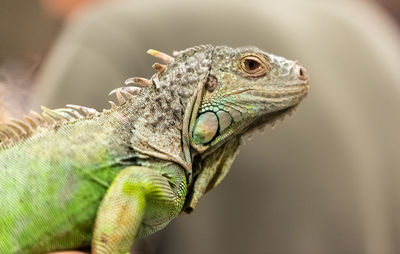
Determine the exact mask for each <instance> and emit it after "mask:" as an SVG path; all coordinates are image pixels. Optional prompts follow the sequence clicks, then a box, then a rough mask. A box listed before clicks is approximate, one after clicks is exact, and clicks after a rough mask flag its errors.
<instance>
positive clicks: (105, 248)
mask: <svg viewBox="0 0 400 254" xmlns="http://www.w3.org/2000/svg"><path fill="white" fill-rule="evenodd" d="M185 196H186V178H185V174H184V171H183V170H182V169H181V168H179V167H178V166H175V165H171V166H170V167H168V168H166V169H165V170H162V171H159V170H154V169H150V168H147V167H139V166H132V167H128V168H125V169H124V170H122V171H121V172H120V173H119V174H118V175H117V177H116V178H115V179H114V181H113V183H112V184H111V186H110V188H109V189H108V191H107V194H106V195H105V197H104V198H103V200H102V203H101V205H100V208H99V211H98V213H97V218H96V223H95V228H94V233H93V240H92V253H95V254H110V253H113V254H119V253H128V252H129V249H130V247H131V246H132V244H133V242H134V240H135V239H137V238H139V237H143V236H147V235H150V234H151V233H153V232H155V231H158V230H160V229H161V228H163V227H164V226H166V225H167V224H168V223H169V221H170V220H172V219H173V218H174V217H176V216H177V215H178V214H179V213H180V211H181V209H182V206H183V203H184V200H185Z"/></svg>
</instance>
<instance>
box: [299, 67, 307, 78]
mask: <svg viewBox="0 0 400 254" xmlns="http://www.w3.org/2000/svg"><path fill="white" fill-rule="evenodd" d="M298 76H299V79H301V80H307V79H308V77H307V71H306V69H304V68H303V67H301V66H299V67H298Z"/></svg>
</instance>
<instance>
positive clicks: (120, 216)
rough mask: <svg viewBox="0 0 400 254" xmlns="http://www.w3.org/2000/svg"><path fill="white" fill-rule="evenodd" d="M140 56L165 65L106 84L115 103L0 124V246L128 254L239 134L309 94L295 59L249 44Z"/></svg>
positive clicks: (218, 175)
mask: <svg viewBox="0 0 400 254" xmlns="http://www.w3.org/2000/svg"><path fill="white" fill-rule="evenodd" d="M149 53H150V54H151V55H153V56H155V57H157V58H160V59H161V60H163V61H164V62H165V63H166V65H163V64H156V65H154V68H155V69H156V70H157V73H156V74H155V75H153V77H152V78H151V79H150V80H145V79H136V78H134V79H130V80H128V83H135V86H134V87H125V88H120V89H117V90H115V91H114V92H115V93H116V94H117V97H118V100H119V102H120V105H119V106H113V107H112V109H110V110H104V111H103V112H101V113H99V112H94V111H93V110H91V109H87V108H83V107H76V106H70V107H69V109H57V110H49V109H46V108H44V112H43V113H42V115H35V114H34V113H32V115H31V116H30V117H29V118H28V119H27V122H26V123H23V122H21V121H16V120H10V122H8V123H6V124H3V125H1V126H0V141H1V143H0V197H1V198H0V253H3V254H4V253H5V254H7V253H44V252H49V251H56V250H67V249H75V248H81V247H88V246H91V248H92V253H104V254H106V253H127V252H128V251H129V249H130V246H131V245H132V244H133V242H134V240H135V239H138V238H140V237H145V236H147V235H149V234H151V233H153V232H155V231H157V230H160V229H161V228H163V227H165V226H166V225H167V224H168V223H169V222H170V221H171V220H172V219H173V218H175V217H176V216H178V215H179V214H180V213H181V212H182V211H185V212H188V213H189V212H191V211H192V210H193V209H194V208H195V207H196V205H197V203H198V201H199V199H200V198H201V196H202V195H203V194H204V193H205V192H207V191H208V190H210V189H212V188H213V187H215V186H216V185H217V184H218V183H219V182H220V181H221V180H222V179H223V178H224V176H225V175H226V173H227V172H228V171H229V169H230V166H231V164H232V162H233V160H234V158H235V156H236V154H237V151H238V148H239V146H240V138H241V137H242V136H243V135H244V134H246V133H248V132H250V131H252V130H254V129H256V128H258V127H260V126H263V125H265V124H268V123H272V122H274V121H275V120H276V119H278V118H280V117H282V116H283V115H285V114H286V113H287V112H289V111H291V110H292V109H293V108H294V107H295V106H296V105H297V104H298V103H299V102H300V101H301V100H302V99H303V98H304V96H305V95H306V94H307V91H308V84H307V83H308V77H307V74H306V71H305V69H304V68H302V67H301V66H299V65H298V64H297V63H296V62H293V61H290V60H286V59H284V58H281V57H277V56H274V55H272V54H268V53H265V52H263V51H261V50H259V49H257V48H254V47H245V48H237V49H233V48H229V47H225V46H219V47H213V46H210V45H206V46H198V47H194V48H190V49H188V50H184V51H180V52H177V53H175V54H174V56H175V58H173V57H170V56H168V55H166V54H163V53H160V52H158V51H154V50H150V51H149ZM81 111H85V113H87V115H88V116H86V117H82V113H80V112H81Z"/></svg>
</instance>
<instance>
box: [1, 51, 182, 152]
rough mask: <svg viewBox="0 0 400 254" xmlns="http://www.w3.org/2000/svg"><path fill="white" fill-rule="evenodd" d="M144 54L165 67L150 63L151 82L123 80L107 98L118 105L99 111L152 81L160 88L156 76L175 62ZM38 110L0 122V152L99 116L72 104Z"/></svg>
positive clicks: (122, 101) (160, 55)
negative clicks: (42, 132)
mask: <svg viewBox="0 0 400 254" xmlns="http://www.w3.org/2000/svg"><path fill="white" fill-rule="evenodd" d="M147 53H148V54H150V55H152V56H154V57H156V58H158V59H159V60H161V61H163V62H164V63H165V64H160V63H155V64H153V66H152V67H153V68H154V69H155V70H156V71H157V72H156V73H155V74H154V75H153V77H152V80H148V79H145V78H141V77H132V78H129V79H127V80H126V81H125V85H126V86H124V87H119V88H116V89H114V90H112V91H111V92H110V93H109V95H112V94H115V95H116V97H117V101H118V105H117V104H116V103H115V102H113V101H109V103H110V104H111V108H110V109H103V112H104V111H109V110H116V109H117V108H118V107H120V106H121V105H123V104H125V103H126V102H127V101H129V100H131V99H133V98H134V97H135V95H138V94H139V93H140V91H141V89H142V88H146V87H148V86H149V85H150V84H151V83H152V82H153V83H154V84H155V86H156V87H157V89H159V88H160V86H159V84H158V83H159V81H158V74H161V73H162V72H164V71H165V69H166V68H167V65H168V64H170V63H173V62H174V61H175V59H174V58H173V57H171V56H169V55H167V54H165V53H162V52H160V51H157V50H153V49H149V50H148V51H147ZM128 85H132V86H128ZM41 109H42V112H41V113H37V112H35V111H30V112H29V114H27V115H24V119H23V120H19V119H14V118H10V119H8V120H6V121H5V122H3V123H0V150H1V149H4V148H7V147H9V146H11V145H13V144H15V143H17V142H19V141H21V140H23V139H25V138H28V137H30V136H31V135H33V134H34V133H36V132H37V131H39V130H41V129H52V128H54V127H55V126H56V125H60V124H64V123H66V122H71V121H76V120H78V119H88V118H92V117H93V116H95V115H98V114H100V112H98V111H97V110H96V109H94V108H88V107H84V106H79V105H73V104H67V105H66V107H65V108H58V109H49V108H46V107H44V106H42V107H41Z"/></svg>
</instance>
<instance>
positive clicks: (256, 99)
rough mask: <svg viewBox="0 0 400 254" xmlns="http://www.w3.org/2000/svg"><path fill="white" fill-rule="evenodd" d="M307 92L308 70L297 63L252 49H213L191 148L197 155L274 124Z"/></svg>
mask: <svg viewBox="0 0 400 254" xmlns="http://www.w3.org/2000/svg"><path fill="white" fill-rule="evenodd" d="M307 92H308V75H307V72H306V70H305V69H304V68H303V67H302V66H300V65H299V64H298V63H297V62H296V61H291V60H287V59H285V58H282V57H279V56H275V55H272V54H269V53H266V52H263V51H261V50H260V49H258V48H255V47H243V48H236V49H233V48H230V47H226V46H218V47H216V48H215V49H214V52H213V54H212V62H211V66H210V71H209V74H208V77H207V80H206V81H205V85H204V89H203V94H202V96H201V99H200V101H199V103H198V110H197V115H196V117H195V118H194V119H193V120H192V124H191V128H190V138H191V145H192V147H194V148H195V149H196V150H197V151H198V152H200V153H202V152H204V151H206V150H210V149H209V148H216V147H219V146H220V145H222V144H224V143H225V141H227V140H229V139H230V138H231V137H234V136H238V135H242V134H245V133H246V132H249V131H251V130H253V129H255V128H257V127H260V126H263V125H265V124H267V123H273V122H274V121H275V120H276V119H278V118H280V117H282V116H283V115H285V114H286V113H288V112H289V111H291V109H293V108H294V107H295V106H296V105H297V104H298V103H299V102H300V101H301V100H302V99H303V98H304V97H305V96H306V94H307Z"/></svg>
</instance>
